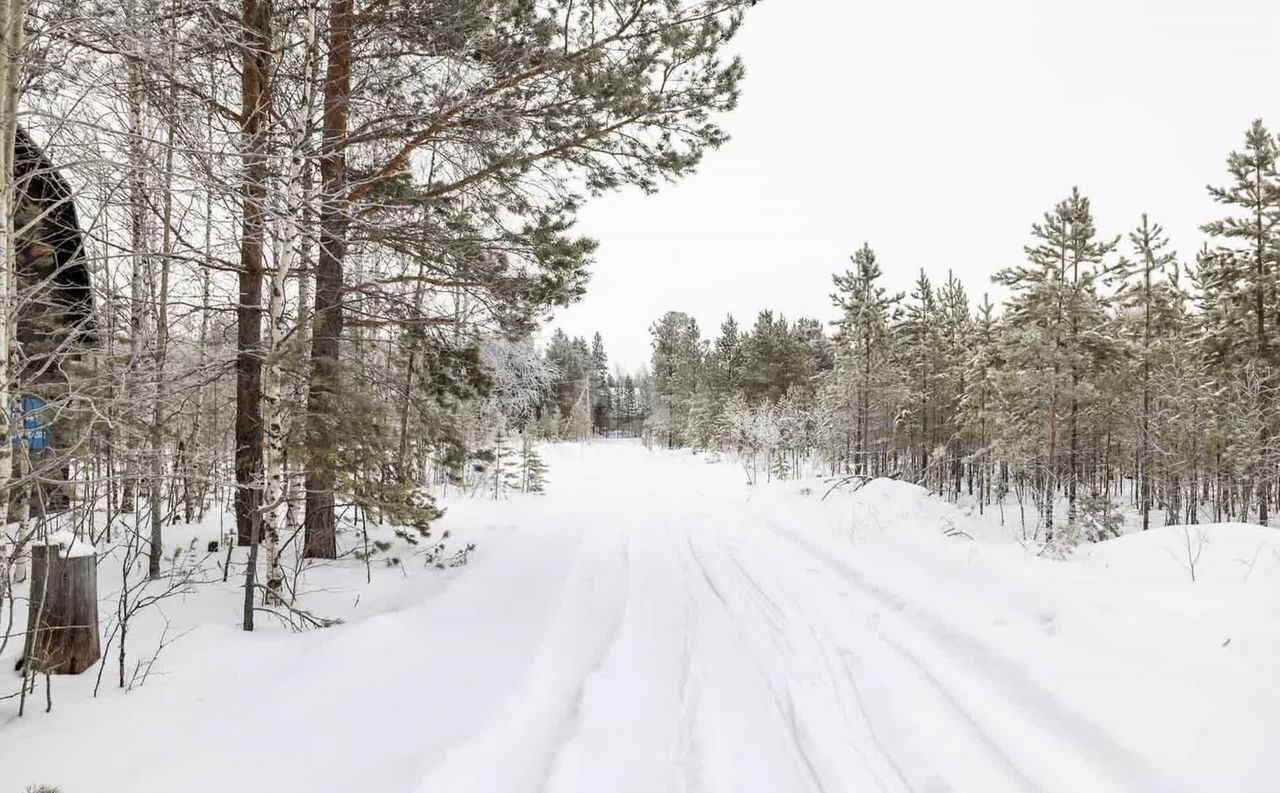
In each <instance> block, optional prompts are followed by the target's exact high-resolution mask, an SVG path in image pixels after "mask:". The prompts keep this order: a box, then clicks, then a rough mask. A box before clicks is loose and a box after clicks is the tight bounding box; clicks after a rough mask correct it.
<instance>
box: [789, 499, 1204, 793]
mask: <svg viewBox="0 0 1280 793" xmlns="http://www.w3.org/2000/svg"><path fill="white" fill-rule="evenodd" d="M767 525H768V527H769V529H770V530H771V531H772V532H773V534H774V535H775V536H777V537H779V538H780V539H782V540H783V541H784V543H786V544H787V545H790V546H791V547H794V548H796V549H797V550H799V551H801V552H802V553H804V554H805V555H806V556H808V557H809V558H810V559H812V560H814V561H816V562H818V563H819V564H821V565H822V566H823V567H825V568H826V569H827V570H829V571H830V572H831V573H832V574H834V575H835V576H837V577H838V578H839V579H841V580H843V581H845V582H846V583H848V584H850V585H852V586H853V587H854V588H856V589H857V590H858V591H860V592H862V593H863V594H864V595H866V596H868V597H870V598H871V599H872V600H873V601H875V602H879V603H880V604H882V605H884V606H885V607H887V608H888V609H889V612H890V614H891V615H893V616H896V617H897V618H898V621H899V622H900V624H902V625H903V626H905V627H907V628H909V629H910V631H911V632H912V633H914V634H915V635H916V636H917V637H918V638H920V639H923V640H924V641H925V642H927V643H929V644H932V645H934V646H936V647H938V648H939V649H940V650H942V651H943V653H944V654H945V655H946V657H947V658H948V660H949V661H950V662H952V667H953V668H958V667H963V668H964V670H965V672H966V673H967V676H968V677H969V678H970V679H972V680H974V681H976V682H978V683H979V684H980V685H982V686H983V687H985V688H987V689H989V690H992V691H994V692H996V693H998V694H999V695H1001V698H1002V699H1003V700H1004V701H1005V702H1007V703H1009V704H1010V705H1014V706H1015V707H1016V708H1017V709H1018V710H1020V711H1021V712H1022V713H1023V718H1024V720H1025V721H1026V722H1028V723H1030V724H1031V725H1033V726H1034V727H1039V728H1041V729H1042V730H1050V731H1052V732H1053V733H1054V734H1055V735H1056V736H1057V737H1058V738H1059V739H1061V740H1063V741H1064V742H1066V743H1068V744H1071V745H1074V746H1077V747H1079V748H1080V749H1083V750H1085V751H1086V752H1087V753H1088V754H1089V756H1090V757H1092V758H1093V759H1094V760H1096V761H1098V763H1095V765H1094V768H1095V770H1097V771H1100V772H1103V775H1104V777H1107V778H1110V779H1111V780H1112V782H1119V786H1118V787H1117V788H1116V789H1117V790H1123V791H1136V790H1142V791H1147V790H1150V791H1161V792H1162V793H1164V792H1165V791H1177V790H1180V789H1181V788H1180V786H1179V785H1177V784H1176V783H1174V782H1173V781H1172V780H1169V779H1167V778H1164V775H1162V774H1159V773H1158V772H1157V771H1156V770H1155V769H1152V768H1150V767H1149V766H1148V765H1147V764H1146V762H1145V761H1144V760H1142V759H1141V758H1140V757H1138V756H1137V755H1135V754H1133V753H1131V752H1129V751H1128V750H1126V749H1125V748H1124V747H1123V746H1121V745H1120V744H1118V743H1117V742H1116V741H1115V740H1114V739H1113V738H1112V737H1111V736H1110V735H1108V734H1107V733H1106V732H1105V731H1104V730H1103V729H1102V728H1101V727H1100V726H1099V725H1097V724H1095V723H1093V722H1091V721H1089V720H1088V719H1087V718H1085V717H1084V716H1082V715H1081V714H1079V713H1077V712H1075V711H1072V710H1070V709H1068V708H1066V707H1065V706H1063V705H1062V703H1061V702H1059V701H1058V700H1057V698H1056V697H1054V695H1053V694H1052V693H1050V692H1049V691H1048V690H1046V689H1045V688H1043V687H1042V686H1041V685H1039V684H1038V683H1036V682H1035V681H1034V680H1033V679H1032V678H1031V677H1030V676H1029V675H1028V673H1027V671H1026V669H1025V668H1024V667H1022V666H1021V665H1019V664H1018V663H1016V662H1014V661H1012V660H1010V659H1009V658H1007V657H1005V656H1003V655H1000V654H999V653H998V652H996V651H995V650H994V649H993V648H990V647H988V646H986V645H984V644H983V643H981V642H980V641H979V640H977V639H975V638H973V637H971V636H968V635H966V634H962V633H960V632H959V631H957V630H955V629H954V628H952V627H950V626H949V625H947V624H946V623H945V622H944V621H943V620H942V619H940V618H939V617H937V616H935V615H933V614H930V613H928V612H927V611H924V610H923V609H921V608H919V607H918V606H916V605H914V604H912V603H911V602H909V601H908V600H906V599H905V598H903V597H901V596H900V595H898V594H897V593H894V592H892V591H890V590H888V589H886V588H884V587H882V586H880V585H878V584H876V583H874V582H872V581H870V580H869V579H868V578H867V577H866V576H865V575H863V574H862V573H860V572H859V571H858V570H856V569H855V568H854V567H852V566H851V565H850V564H848V563H847V562H845V561H843V560H841V559H838V558H836V557H834V556H833V555H832V554H830V553H829V552H827V551H825V550H824V549H822V548H820V547H819V546H817V545H815V544H813V543H812V542H810V541H809V540H807V539H806V538H804V537H802V536H800V535H798V534H797V533H795V532H794V531H791V530H789V529H786V528H784V527H781V526H779V525H777V524H776V523H773V522H771V521H770V522H767ZM870 629H871V631H872V632H873V633H874V634H875V635H876V636H877V637H878V638H879V640H880V641H881V642H882V643H883V644H884V645H885V646H886V647H888V648H889V649H890V650H892V651H893V652H895V653H896V654H897V655H898V656H899V657H902V658H903V660H906V661H907V662H908V663H910V664H912V666H913V667H914V668H916V669H917V671H918V672H919V673H920V674H921V676H922V677H923V679H925V680H926V681H927V682H928V683H929V684H930V685H931V686H932V687H933V688H934V689H935V690H936V691H937V692H938V694H939V695H940V696H941V697H943V699H944V701H946V702H948V703H949V704H950V706H951V707H952V709H953V710H954V711H955V712H956V713H957V714H958V715H959V716H960V717H961V718H962V719H963V720H965V721H966V722H967V723H968V724H969V725H970V726H971V727H972V729H973V730H974V732H975V735H976V736H977V737H978V738H979V739H980V740H981V741H982V742H983V744H984V745H986V746H988V747H989V748H990V749H991V750H992V753H993V754H992V756H993V757H996V758H998V759H999V760H1000V762H1001V763H1003V764H1005V765H1006V766H1007V768H1008V769H1009V770H1010V771H1011V772H1012V773H1013V774H1015V778H1017V779H1018V780H1019V781H1020V783H1021V784H1022V786H1023V787H1024V789H1026V790H1031V791H1036V790H1040V789H1041V788H1040V787H1039V786H1038V784H1037V783H1036V782H1035V781H1034V780H1032V779H1031V778H1030V777H1029V776H1028V775H1027V773H1026V771H1025V769H1024V768H1023V766H1022V764H1021V763H1019V762H1017V761H1016V760H1015V759H1014V758H1013V757H1012V756H1011V755H1010V754H1008V753H1007V752H1006V751H1005V750H1004V749H1002V748H1001V747H1000V746H999V742H998V741H997V740H996V739H995V738H994V737H993V736H992V735H991V734H989V733H988V732H987V731H986V729H985V728H984V727H983V726H982V725H981V723H980V721H979V720H978V719H977V718H976V717H975V715H974V714H973V712H972V711H971V710H970V709H969V708H968V707H967V706H966V705H965V704H964V703H963V702H961V700H960V699H959V698H958V697H957V696H956V693H955V691H954V690H953V689H952V688H951V687H950V686H948V685H947V684H946V683H945V682H944V681H943V680H942V679H941V678H940V677H939V676H938V675H937V674H936V672H935V671H934V669H933V668H932V667H931V666H930V665H929V664H928V662H927V661H926V660H925V659H924V658H923V657H921V656H920V655H919V654H918V653H915V652H912V651H911V650H909V649H907V648H906V647H905V646H904V645H903V644H902V643H901V642H899V641H897V640H895V639H893V638H892V637H890V636H888V635H886V634H885V632H884V631H883V630H882V629H880V628H879V627H878V626H876V625H870ZM1098 765H1101V768H1099V767H1098Z"/></svg>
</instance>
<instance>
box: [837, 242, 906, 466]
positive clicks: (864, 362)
mask: <svg viewBox="0 0 1280 793" xmlns="http://www.w3.org/2000/svg"><path fill="white" fill-rule="evenodd" d="M881 276H882V272H881V270H880V265H879V264H878V263H877V262H876V255H875V252H874V251H872V250H871V246H870V245H868V244H866V243H864V244H863V246H862V247H861V248H860V249H859V250H858V252H857V253H856V254H854V256H853V269H852V270H849V271H846V272H845V273H844V274H843V275H839V274H838V275H835V276H833V279H832V280H833V281H834V282H835V287H836V291H835V293H834V294H832V295H831V300H832V302H833V303H834V304H835V306H836V307H837V308H839V309H840V311H841V317H840V319H839V320H838V328H839V329H838V331H837V333H836V339H835V344H836V351H837V352H836V361H837V363H836V372H835V378H836V381H837V382H838V383H840V384H842V386H843V387H842V390H844V391H845V392H846V393H848V392H852V393H853V398H852V400H851V402H852V404H853V405H854V406H855V411H856V418H855V421H854V437H853V439H852V440H853V443H852V445H853V449H852V458H853V465H854V472H855V473H857V474H862V475H867V474H869V473H870V472H871V470H872V466H871V429H872V427H871V412H872V402H873V396H872V395H873V392H881V391H882V390H883V389H882V386H883V385H884V382H883V381H884V379H885V369H886V367H887V366H888V362H889V357H890V343H889V338H890V335H889V322H890V320H891V318H892V315H893V314H894V312H895V311H896V307H897V304H898V302H899V301H900V300H901V299H902V296H901V295H898V294H894V295H890V294H888V293H887V292H885V290H884V288H883V287H881V286H879V284H878V283H877V282H878V281H879V279H880V278H881ZM838 387H839V386H838ZM848 445H849V444H848V438H847V437H846V449H845V457H846V459H848V458H849V457H850V450H849V449H848V448H847V447H848ZM885 468H886V465H885V462H884V460H883V458H881V459H880V461H879V463H878V470H881V471H883V470H885Z"/></svg>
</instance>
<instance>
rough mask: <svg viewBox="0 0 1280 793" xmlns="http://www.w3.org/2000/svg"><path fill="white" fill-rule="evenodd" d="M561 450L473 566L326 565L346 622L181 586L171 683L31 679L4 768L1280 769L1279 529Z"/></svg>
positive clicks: (950, 781) (65, 779)
mask: <svg viewBox="0 0 1280 793" xmlns="http://www.w3.org/2000/svg"><path fill="white" fill-rule="evenodd" d="M546 457H547V459H548V462H549V463H550V466H551V474H550V479H551V483H550V486H549V493H548V494H547V495H545V496H540V497H539V496H516V497H513V498H512V499H510V500H507V501H502V502H494V501H485V500H478V499H477V500H471V499H454V500H451V501H450V502H449V503H448V506H449V514H448V516H447V517H446V518H445V519H444V521H442V525H443V527H445V528H448V529H450V530H452V531H453V532H454V534H455V536H457V537H458V538H459V539H461V540H463V541H474V542H476V543H477V544H478V545H479V548H478V550H477V551H476V553H475V555H474V556H473V559H472V563H471V564H470V565H469V566H468V567H465V568H461V569H457V570H449V571H445V572H440V571H435V570H428V569H422V567H421V565H420V563H415V562H414V561H413V559H412V558H411V557H405V564H404V565H403V567H400V568H397V567H386V566H375V567H374V569H373V574H374V580H373V583H372V585H368V584H366V583H365V570H364V568H363V566H362V565H360V564H359V563H358V562H356V561H355V560H351V561H347V562H342V563H339V564H335V565H332V566H330V567H327V568H320V569H317V570H315V571H312V572H311V573H309V574H308V576H307V578H306V583H307V586H308V588H309V589H310V590H311V592H310V593H309V594H308V595H307V596H306V597H305V598H304V601H305V603H306V605H308V606H309V607H311V608H313V609H314V610H315V611H317V612H319V613H322V614H324V615H326V616H342V617H344V619H345V620H346V622H345V624H343V625H340V626H337V627H334V628H331V629H327V630H316V631H311V632H308V633H304V634H291V633H288V632H287V631H285V630H283V629H282V628H279V627H273V626H269V625H268V626H264V627H263V629H262V630H259V631H258V632H257V633H255V634H252V635H249V634H245V633H243V632H241V631H239V630H238V627H237V624H236V623H237V620H238V614H239V612H238V608H237V603H238V601H237V595H236V593H235V592H234V582H233V583H232V584H228V585H227V586H226V587H222V586H221V585H214V586H209V587H205V588H202V589H201V590H200V591H198V592H197V593H195V594H192V595H190V596H187V598H186V599H185V600H184V601H183V602H178V601H170V602H168V603H166V604H165V605H164V606H163V607H162V608H164V609H165V612H166V616H167V618H168V619H169V620H170V622H171V625H172V627H171V632H176V631H181V630H185V629H186V628H189V627H194V628H195V630H194V631H193V632H192V633H190V634H188V635H186V636H185V637H183V638H182V639H181V640H179V641H178V642H176V643H174V644H173V645H171V646H169V647H168V648H167V649H165V650H164V652H163V653H162V654H161V655H160V656H159V658H158V660H157V661H156V670H155V671H154V672H153V673H152V676H151V677H150V679H149V680H148V681H147V683H146V684H145V685H144V686H142V687H140V688H136V689H135V690H134V691H132V692H131V693H129V694H127V695H124V694H122V693H119V692H118V691H116V690H115V689H111V688H110V674H108V680H107V682H106V683H105V684H104V687H103V695H102V696H101V697H100V698H99V699H98V700H96V701H95V700H93V699H90V698H89V692H90V691H91V690H92V684H93V680H92V676H93V675H92V673H86V674H85V675H83V676H81V678H80V679H75V680H66V679H55V681H54V708H53V711H52V713H49V714H45V713H44V712H43V704H44V697H43V686H42V685H41V686H40V687H39V689H38V692H37V697H36V702H37V704H38V707H35V708H33V709H32V712H29V713H28V715H27V716H26V717H24V718H22V719H20V720H19V719H15V718H13V716H14V713H15V712H16V704H15V703H14V702H12V701H6V702H0V791H6V793H7V791H10V790H22V789H23V787H24V786H26V785H29V784H34V783H45V784H54V785H58V786H60V787H61V788H62V789H63V790H64V791H65V793H114V792H116V791H119V792H120V793H126V792H127V793H144V792H145V791H165V793H171V792H172V791H182V792H183V793H200V792H203V791H209V792H210V793H214V792H216V793H225V792H226V791H230V790H239V791H263V792H264V793H267V792H270V793H287V792H291V791H306V792H307V793H325V792H326V791H335V793H336V792H337V791H342V792H343V793H351V792H354V791H371V792H372V791H379V792H380V793H384V792H385V793H399V792H400V791H404V792H405V793H525V792H528V793H534V792H535V791H548V792H549V793H568V792H570V791H573V792H575V793H606V792H607V793H615V792H618V793H621V792H622V791H635V793H661V792H662V791H724V792H725V793H750V792H752V791H761V792H762V793H765V792H767V793H789V792H790V791H824V792H825V793H835V792H836V791H850V792H851V793H863V792H864V791H894V792H895V793H897V792H898V791H903V792H906V791H912V792H913V793H943V792H944V791H956V792H957V793H998V792H999V791H1045V793H1049V792H1051V791H1062V793H1094V792H1097V793H1102V792H1104V791H1127V792H1133V791H1151V792H1152V793H1176V792H1177V791H1213V792H1214V793H1217V792H1218V791H1231V792H1232V793H1239V792H1243V791H1259V793H1261V792H1263V791H1275V790H1280V676H1278V675H1280V673H1278V671H1277V670H1278V669H1280V539H1278V538H1280V535H1277V534H1276V533H1275V532H1274V530H1269V529H1263V528H1261V527H1256V526H1246V525H1216V526H1202V527H1191V528H1189V529H1185V530H1184V529H1183V528H1179V527H1166V528H1163V529H1159V530H1155V531H1152V532H1149V533H1147V534H1145V535H1141V536H1129V537H1125V538H1123V539H1120V540H1116V541H1112V542H1109V543H1106V544H1103V545H1098V546H1091V547H1088V548H1085V549H1082V550H1081V551H1079V552H1078V553H1077V554H1076V555H1075V556H1074V557H1072V558H1071V559H1069V560H1067V561H1065V562H1064V561H1051V560H1046V559H1040V558H1036V557H1034V556H1033V555H1031V554H1029V553H1028V552H1027V551H1026V550H1024V549H1023V548H1022V547H1020V546H1019V545H1018V544H1017V543H1016V542H1014V541H1013V540H1012V539H1006V537H1005V532H1003V531H1002V530H1001V529H1000V528H999V526H998V524H997V523H996V521H997V517H996V516H995V515H987V516H985V517H982V518H979V517H977V516H974V515H971V514H967V513H965V512H964V511H962V510H960V509H957V508H955V507H952V506H950V505H947V504H944V503H941V502H939V501H937V500H936V499H932V498H929V497H928V496H927V495H925V494H924V493H923V492H922V491H920V490H918V489H917V488H915V487H913V486H911V485H906V484H902V483H895V482H874V483H872V484H871V485H869V486H867V487H866V488H863V489H862V490H860V491H859V492H857V493H854V494H844V493H835V494H832V495H831V496H830V497H829V498H828V499H826V500H825V501H824V500H821V496H822V494H823V492H824V491H825V487H823V486H822V484H821V483H820V482H816V481H814V482H776V483H773V484H767V485H765V484H762V485H757V486H756V487H754V488H753V487H748V486H747V485H746V484H745V482H744V477H743V474H742V472H741V471H740V470H739V469H738V468H736V467H735V466H733V465H729V464H712V463H708V462H706V461H705V460H703V459H702V458H699V457H697V456H695V455H692V454H689V453H687V452H664V451H653V452H650V451H646V450H645V449H644V448H643V447H641V446H639V445H638V444H635V443H631V442H623V441H600V442H596V443H593V444H590V445H564V446H557V447H551V448H549V449H547V450H546ZM1009 533H1010V534H1012V532H1009ZM948 535H950V536H948ZM965 535H968V536H967V537H966V536H965ZM969 538H973V539H969ZM188 539H189V538H188ZM174 541H175V542H181V541H183V538H182V537H180V536H176V533H175V538H174ZM1193 559H1194V560H1195V564H1194V568H1195V578H1196V580H1195V581H1194V582H1193V581H1192V575H1191V568H1192V564H1191V561H1190V560H1193ZM109 608H110V607H109V606H107V605H104V611H106V610H109ZM159 625H160V617H159V616H158V615H147V616H146V618H145V621H144V622H143V623H141V624H140V626H139V628H138V631H139V633H140V635H139V637H138V638H135V639H133V640H132V641H133V642H135V646H136V649H134V650H133V652H135V653H138V654H141V655H144V656H146V655H149V654H150V653H151V652H153V651H154V647H155V643H156V639H157V637H158V635H159ZM14 653H15V650H14V649H13V648H12V646H11V648H10V650H9V651H7V657H6V658H5V659H0V660H3V661H4V662H5V663H6V666H5V667H4V668H6V669H12V659H13V655H14ZM6 674H8V673H6ZM16 680H17V678H16V676H15V677H14V682H15V683H16ZM6 688H16V684H15V685H14V686H11V687H6Z"/></svg>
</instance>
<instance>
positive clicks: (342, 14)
mask: <svg viewBox="0 0 1280 793" xmlns="http://www.w3.org/2000/svg"><path fill="white" fill-rule="evenodd" d="M354 5H355V3H354V0H330V3H329V62H328V66H327V69H326V72H325V82H324V130H323V135H322V141H321V156H320V181H321V189H322V192H323V199H322V203H321V209H320V255H319V257H318V260H317V262H316V281H315V289H316V302H315V334H314V336H313V338H312V342H311V381H310V390H309V394H308V397H307V408H308V411H307V412H308V420H309V424H310V426H309V428H308V432H307V446H308V452H309V454H308V460H307V484H306V489H307V495H306V518H305V523H306V544H305V549H304V553H305V555H306V556H307V557H309V558H315V559H333V558H334V557H336V556H337V554H338V544H337V531H336V530H337V527H336V525H335V516H334V493H333V489H334V485H335V484H336V471H335V457H336V454H337V433H336V432H335V430H334V427H333V414H334V411H335V408H336V404H335V403H336V400H337V395H338V391H337V386H338V377H339V371H338V341H339V338H340V337H341V335H342V267H343V260H344V259H345V257H346V249H347V196H346V160H345V155H344V148H345V139H346V136H347V108H348V104H349V100H350V94H351V33H352V28H353V27H354V23H355V8H354Z"/></svg>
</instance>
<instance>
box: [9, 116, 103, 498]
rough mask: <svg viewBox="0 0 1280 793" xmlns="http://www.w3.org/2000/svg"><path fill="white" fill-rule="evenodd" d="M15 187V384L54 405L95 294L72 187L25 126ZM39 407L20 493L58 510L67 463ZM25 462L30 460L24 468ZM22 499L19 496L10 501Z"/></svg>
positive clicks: (82, 344)
mask: <svg viewBox="0 0 1280 793" xmlns="http://www.w3.org/2000/svg"><path fill="white" fill-rule="evenodd" d="M13 177H14V187H15V192H16V194H17V197H18V200H17V206H16V209H15V212H14V229H15V231H16V233H17V240H16V243H17V244H16V248H17V254H18V255H17V285H18V317H17V323H16V325H17V328H16V331H17V333H16V338H15V341H16V342H17V354H16V356H15V361H16V362H17V366H18V371H17V374H18V375H19V387H20V388H21V389H22V392H23V393H22V395H23V396H35V397H38V398H40V399H41V400H42V401H44V402H45V403H47V404H50V405H55V406H56V405H58V404H59V403H60V402H62V401H63V400H61V397H63V396H64V395H65V392H66V390H67V387H68V384H69V381H70V375H69V373H68V365H69V364H73V363H74V362H76V361H78V360H80V359H81V357H82V356H83V353H84V350H85V348H86V345H87V343H88V342H90V341H91V340H92V337H93V316H92V311H93V296H92V291H91V289H90V280H89V267H88V263H87V261H86V259H85V253H84V246H85V235H84V231H83V230H82V229H81V227H80V220H79V217H78V215H77V213H76V205H75V196H74V193H73V192H72V189H71V185H70V184H68V182H67V181H66V179H64V178H63V176H62V175H61V174H60V173H58V171H57V169H56V168H54V166H53V163H52V162H50V161H49V158H48V157H47V156H46V155H45V154H44V152H43V151H42V150H41V149H40V147H39V146H37V145H36V144H35V142H34V141H33V140H32V139H31V137H30V136H29V135H28V134H27V132H26V131H25V130H23V129H22V128H21V127H19V128H18V131H17V135H16V137H15V140H14V168H13ZM57 412H58V408H56V407H55V408H52V409H49V410H45V411H42V415H39V416H36V417H35V420H36V421H37V422H38V423H40V424H42V425H45V426H49V427H50V429H51V430H52V431H51V432H50V433H49V436H50V442H49V443H48V444H47V446H46V448H43V449H40V450H30V449H29V450H27V457H28V459H27V460H26V461H24V462H26V463H29V474H30V475H31V476H32V478H33V479H34V481H35V482H36V483H37V486H36V487H34V488H31V489H30V490H29V491H28V492H27V493H24V494H22V495H23V497H25V498H26V501H27V503H28V504H29V507H30V510H31V514H33V515H39V514H47V513H56V512H61V511H63V510H65V509H67V507H68V502H69V498H68V492H67V488H66V487H65V483H66V481H67V473H68V472H67V464H66V460H65V457H64V456H63V454H62V453H60V452H59V449H60V448H61V447H65V444H63V443H59V440H60V439H61V438H60V436H61V435H62V433H60V432H59V429H60V422H58V421H55V420H54V419H55V416H54V414H55V413H57ZM24 467H27V466H24ZM11 503H22V499H21V498H19V499H11Z"/></svg>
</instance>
